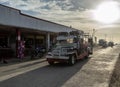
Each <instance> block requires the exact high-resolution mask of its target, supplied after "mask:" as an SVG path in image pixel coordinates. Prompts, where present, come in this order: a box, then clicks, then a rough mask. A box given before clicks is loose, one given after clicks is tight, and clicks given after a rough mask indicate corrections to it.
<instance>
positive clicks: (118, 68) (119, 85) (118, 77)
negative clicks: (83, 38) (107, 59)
mask: <svg viewBox="0 0 120 87" xmlns="http://www.w3.org/2000/svg"><path fill="white" fill-rule="evenodd" d="M109 87H120V54H119V58H118V60H117V62H116V65H115V69H114V71H113V74H112V76H111V80H110V84H109Z"/></svg>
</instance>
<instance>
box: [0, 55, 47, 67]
mask: <svg viewBox="0 0 120 87" xmlns="http://www.w3.org/2000/svg"><path fill="white" fill-rule="evenodd" d="M44 57H45V55H44V56H43V57H41V58H38V57H35V58H32V59H31V57H30V56H27V57H24V58H23V59H19V58H11V59H6V60H5V62H4V61H3V60H2V61H0V67H2V66H8V65H14V64H19V63H23V62H28V61H34V60H39V59H43V58H44Z"/></svg>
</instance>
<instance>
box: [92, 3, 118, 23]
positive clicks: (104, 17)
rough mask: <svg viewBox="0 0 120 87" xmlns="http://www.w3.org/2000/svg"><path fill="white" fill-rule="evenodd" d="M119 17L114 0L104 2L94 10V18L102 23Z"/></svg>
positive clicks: (113, 20)
mask: <svg viewBox="0 0 120 87" xmlns="http://www.w3.org/2000/svg"><path fill="white" fill-rule="evenodd" d="M119 17H120V9H119V7H118V3H117V2H115V1H109V2H104V3H102V4H100V5H99V6H98V8H97V9H96V10H95V11H94V18H95V20H97V21H99V22H102V23H107V24H109V23H113V22H115V21H117V20H118V19H119Z"/></svg>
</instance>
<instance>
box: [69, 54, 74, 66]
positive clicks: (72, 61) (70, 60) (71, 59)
mask: <svg viewBox="0 0 120 87" xmlns="http://www.w3.org/2000/svg"><path fill="white" fill-rule="evenodd" d="M75 62H76V60H75V56H74V55H70V56H69V65H71V66H72V65H74V64H75Z"/></svg>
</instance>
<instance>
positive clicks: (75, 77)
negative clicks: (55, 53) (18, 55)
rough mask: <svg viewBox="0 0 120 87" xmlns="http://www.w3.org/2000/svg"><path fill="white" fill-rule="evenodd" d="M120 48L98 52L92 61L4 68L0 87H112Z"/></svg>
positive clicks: (92, 57)
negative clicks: (110, 82)
mask: <svg viewBox="0 0 120 87" xmlns="http://www.w3.org/2000/svg"><path fill="white" fill-rule="evenodd" d="M119 51H120V46H115V47H113V48H111V47H108V48H105V49H100V50H95V52H94V54H93V55H92V56H90V58H88V59H84V60H81V61H79V62H77V63H76V64H75V65H74V66H69V65H67V64H59V63H58V64H55V65H54V66H50V65H48V63H47V62H46V61H45V60H44V59H40V60H34V61H28V62H24V63H20V64H14V65H9V66H2V67H0V87H108V85H109V80H110V76H111V74H112V71H113V69H114V65H115V63H116V61H117V58H118V54H119V53H118V52H119Z"/></svg>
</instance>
